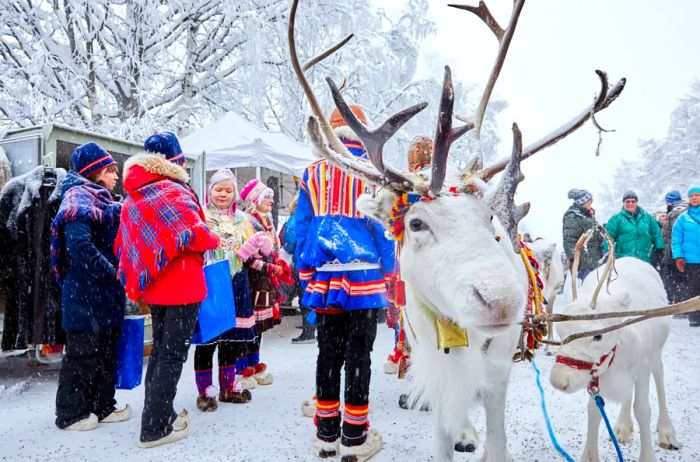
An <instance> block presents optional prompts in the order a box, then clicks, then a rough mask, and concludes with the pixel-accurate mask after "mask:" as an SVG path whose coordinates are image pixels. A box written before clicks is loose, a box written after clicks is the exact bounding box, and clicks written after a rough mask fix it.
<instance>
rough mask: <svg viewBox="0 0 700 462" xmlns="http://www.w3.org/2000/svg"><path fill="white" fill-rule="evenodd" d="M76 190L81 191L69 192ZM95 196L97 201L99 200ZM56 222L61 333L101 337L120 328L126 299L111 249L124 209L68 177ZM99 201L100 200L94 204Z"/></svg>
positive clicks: (95, 189) (77, 178)
mask: <svg viewBox="0 0 700 462" xmlns="http://www.w3.org/2000/svg"><path fill="white" fill-rule="evenodd" d="M73 188H82V189H81V190H75V191H71V190H72V189H73ZM95 193H97V196H95ZM62 194H63V201H62V202H61V208H60V209H59V212H58V214H57V215H56V218H54V221H53V223H52V253H53V254H55V255H54V256H55V257H56V258H54V259H52V264H53V266H54V269H55V270H56V272H57V274H58V276H59V283H62V288H63V292H62V299H61V302H62V313H63V320H62V324H63V328H64V329H65V330H67V331H92V332H99V331H104V330H108V329H119V328H121V325H122V321H123V319H124V309H125V303H126V297H125V293H124V288H123V287H122V285H121V284H120V283H119V281H118V280H117V272H116V268H117V267H118V262H117V257H116V256H115V255H114V252H113V250H112V247H113V245H114V240H115V239H116V236H117V229H118V228H119V213H120V210H121V207H120V204H119V203H118V202H115V201H113V200H112V201H110V200H109V198H111V195H110V194H109V192H108V191H107V190H106V189H104V188H101V187H100V186H98V185H95V184H94V183H92V182H90V181H88V180H86V179H85V178H83V177H81V176H80V175H78V174H77V173H75V172H69V173H68V175H67V176H66V179H65V180H64V182H63V189H62ZM95 197H98V198H99V199H102V200H101V201H100V200H96V199H95Z"/></svg>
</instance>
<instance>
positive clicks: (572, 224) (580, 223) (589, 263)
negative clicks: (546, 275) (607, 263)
mask: <svg viewBox="0 0 700 462" xmlns="http://www.w3.org/2000/svg"><path fill="white" fill-rule="evenodd" d="M593 226H595V219H594V218H593V217H592V216H591V213H590V212H589V211H588V210H586V209H584V208H583V207H580V206H577V205H572V206H571V207H569V210H567V211H566V213H564V219H563V227H562V236H563V242H564V253H566V258H567V259H569V261H571V260H573V259H574V249H575V247H576V242H578V240H579V238H580V237H581V235H582V234H583V233H585V232H586V231H588V230H589V229H591V228H592V227H593ZM602 257H603V237H602V236H601V235H600V233H598V232H594V233H593V235H592V236H591V238H590V239H589V240H588V243H587V244H586V246H585V247H584V248H583V251H582V252H581V261H580V262H579V269H580V270H590V269H594V268H597V267H598V261H599V260H600V259H601V258H602Z"/></svg>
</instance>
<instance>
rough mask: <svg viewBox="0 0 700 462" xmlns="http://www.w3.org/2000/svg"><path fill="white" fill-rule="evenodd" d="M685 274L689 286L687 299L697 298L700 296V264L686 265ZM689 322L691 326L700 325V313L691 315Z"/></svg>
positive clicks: (696, 312)
mask: <svg viewBox="0 0 700 462" xmlns="http://www.w3.org/2000/svg"><path fill="white" fill-rule="evenodd" d="M685 274H686V278H687V285H688V294H687V295H688V297H687V298H692V297H697V296H698V295H700V264H686V265H685ZM688 320H689V321H690V324H694V325H698V324H700V311H695V312H693V313H690V315H689V316H688Z"/></svg>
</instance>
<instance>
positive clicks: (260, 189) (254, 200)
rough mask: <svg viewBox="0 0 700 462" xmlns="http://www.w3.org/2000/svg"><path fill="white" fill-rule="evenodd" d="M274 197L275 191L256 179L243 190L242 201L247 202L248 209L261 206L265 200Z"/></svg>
mask: <svg viewBox="0 0 700 462" xmlns="http://www.w3.org/2000/svg"><path fill="white" fill-rule="evenodd" d="M274 196H275V193H274V191H273V190H272V189H270V188H268V187H267V186H265V184H264V183H263V182H262V181H260V180H258V179H256V178H253V179H252V180H250V181H249V182H248V183H247V184H246V185H245V186H243V189H241V200H242V201H244V202H245V204H246V206H247V207H251V206H255V205H260V203H261V202H262V200H263V199H264V198H266V197H269V198H273V197H274Z"/></svg>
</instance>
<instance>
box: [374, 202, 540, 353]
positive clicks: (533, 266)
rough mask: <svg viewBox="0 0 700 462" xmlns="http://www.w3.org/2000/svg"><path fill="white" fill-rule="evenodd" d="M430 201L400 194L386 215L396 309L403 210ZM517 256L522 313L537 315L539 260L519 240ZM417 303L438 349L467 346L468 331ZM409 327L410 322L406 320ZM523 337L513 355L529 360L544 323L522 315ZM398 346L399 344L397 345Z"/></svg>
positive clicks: (401, 290) (400, 299)
mask: <svg viewBox="0 0 700 462" xmlns="http://www.w3.org/2000/svg"><path fill="white" fill-rule="evenodd" d="M450 193H451V194H453V195H458V194H459V191H457V190H456V189H454V190H453V188H451V189H450ZM430 200H433V198H432V197H430V196H422V195H420V194H418V193H414V192H410V193H403V194H401V195H400V196H399V197H397V198H396V200H395V201H394V205H393V206H392V208H391V211H390V212H389V218H388V219H387V223H386V225H387V228H388V229H389V231H390V232H391V235H392V236H393V238H394V240H396V241H397V249H396V268H397V272H396V277H395V280H394V281H392V282H393V284H392V286H393V292H394V293H393V294H391V295H392V297H391V298H392V299H393V300H394V303H395V305H396V306H398V307H399V308H401V307H403V306H404V305H405V303H406V302H405V300H406V293H405V285H404V281H403V280H401V271H400V268H399V256H400V252H401V246H402V244H403V237H404V231H405V229H406V225H405V223H404V218H405V217H406V213H407V212H408V210H409V209H410V208H411V206H412V205H413V204H415V203H417V202H419V201H430ZM500 239H501V238H500V236H496V240H499V241H500ZM520 256H521V258H522V260H523V264H524V265H525V270H526V271H527V275H528V297H527V304H526V306H525V312H526V313H529V314H534V315H540V314H542V313H543V312H544V303H545V300H544V296H543V295H542V289H543V287H544V284H543V283H542V279H541V278H540V275H539V267H540V265H539V263H538V262H537V260H535V258H534V256H533V255H532V250H530V248H529V247H527V246H526V245H525V243H524V242H523V241H522V240H521V241H520ZM418 306H419V308H420V309H421V311H422V312H423V313H424V314H425V315H426V316H427V317H428V318H429V319H432V320H433V322H434V323H435V330H436V337H437V348H438V349H444V350H445V353H449V350H450V348H458V347H467V346H469V336H468V335H467V331H466V330H464V329H462V328H461V327H459V326H458V325H457V324H456V323H455V322H454V321H452V320H451V319H449V318H447V317H444V316H441V315H439V314H437V313H436V312H435V311H434V310H433V309H431V308H430V307H429V306H428V305H427V304H425V303H423V302H422V301H421V300H418ZM401 311H402V314H401V315H400V317H399V328H400V330H401V331H403V329H404V320H405V321H407V322H408V319H407V318H406V316H405V314H403V310H401ZM409 326H410V322H409ZM522 336H523V339H522V340H521V345H520V347H521V351H520V352H519V353H518V354H516V356H515V358H518V357H520V358H521V359H522V358H527V359H531V358H532V357H533V356H534V350H536V349H538V348H539V347H540V345H541V341H542V339H543V338H545V337H546V336H547V330H546V325H535V324H534V323H533V322H532V318H531V317H527V318H525V320H524V321H523V333H522ZM397 346H398V345H397ZM515 358H514V359H515Z"/></svg>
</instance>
